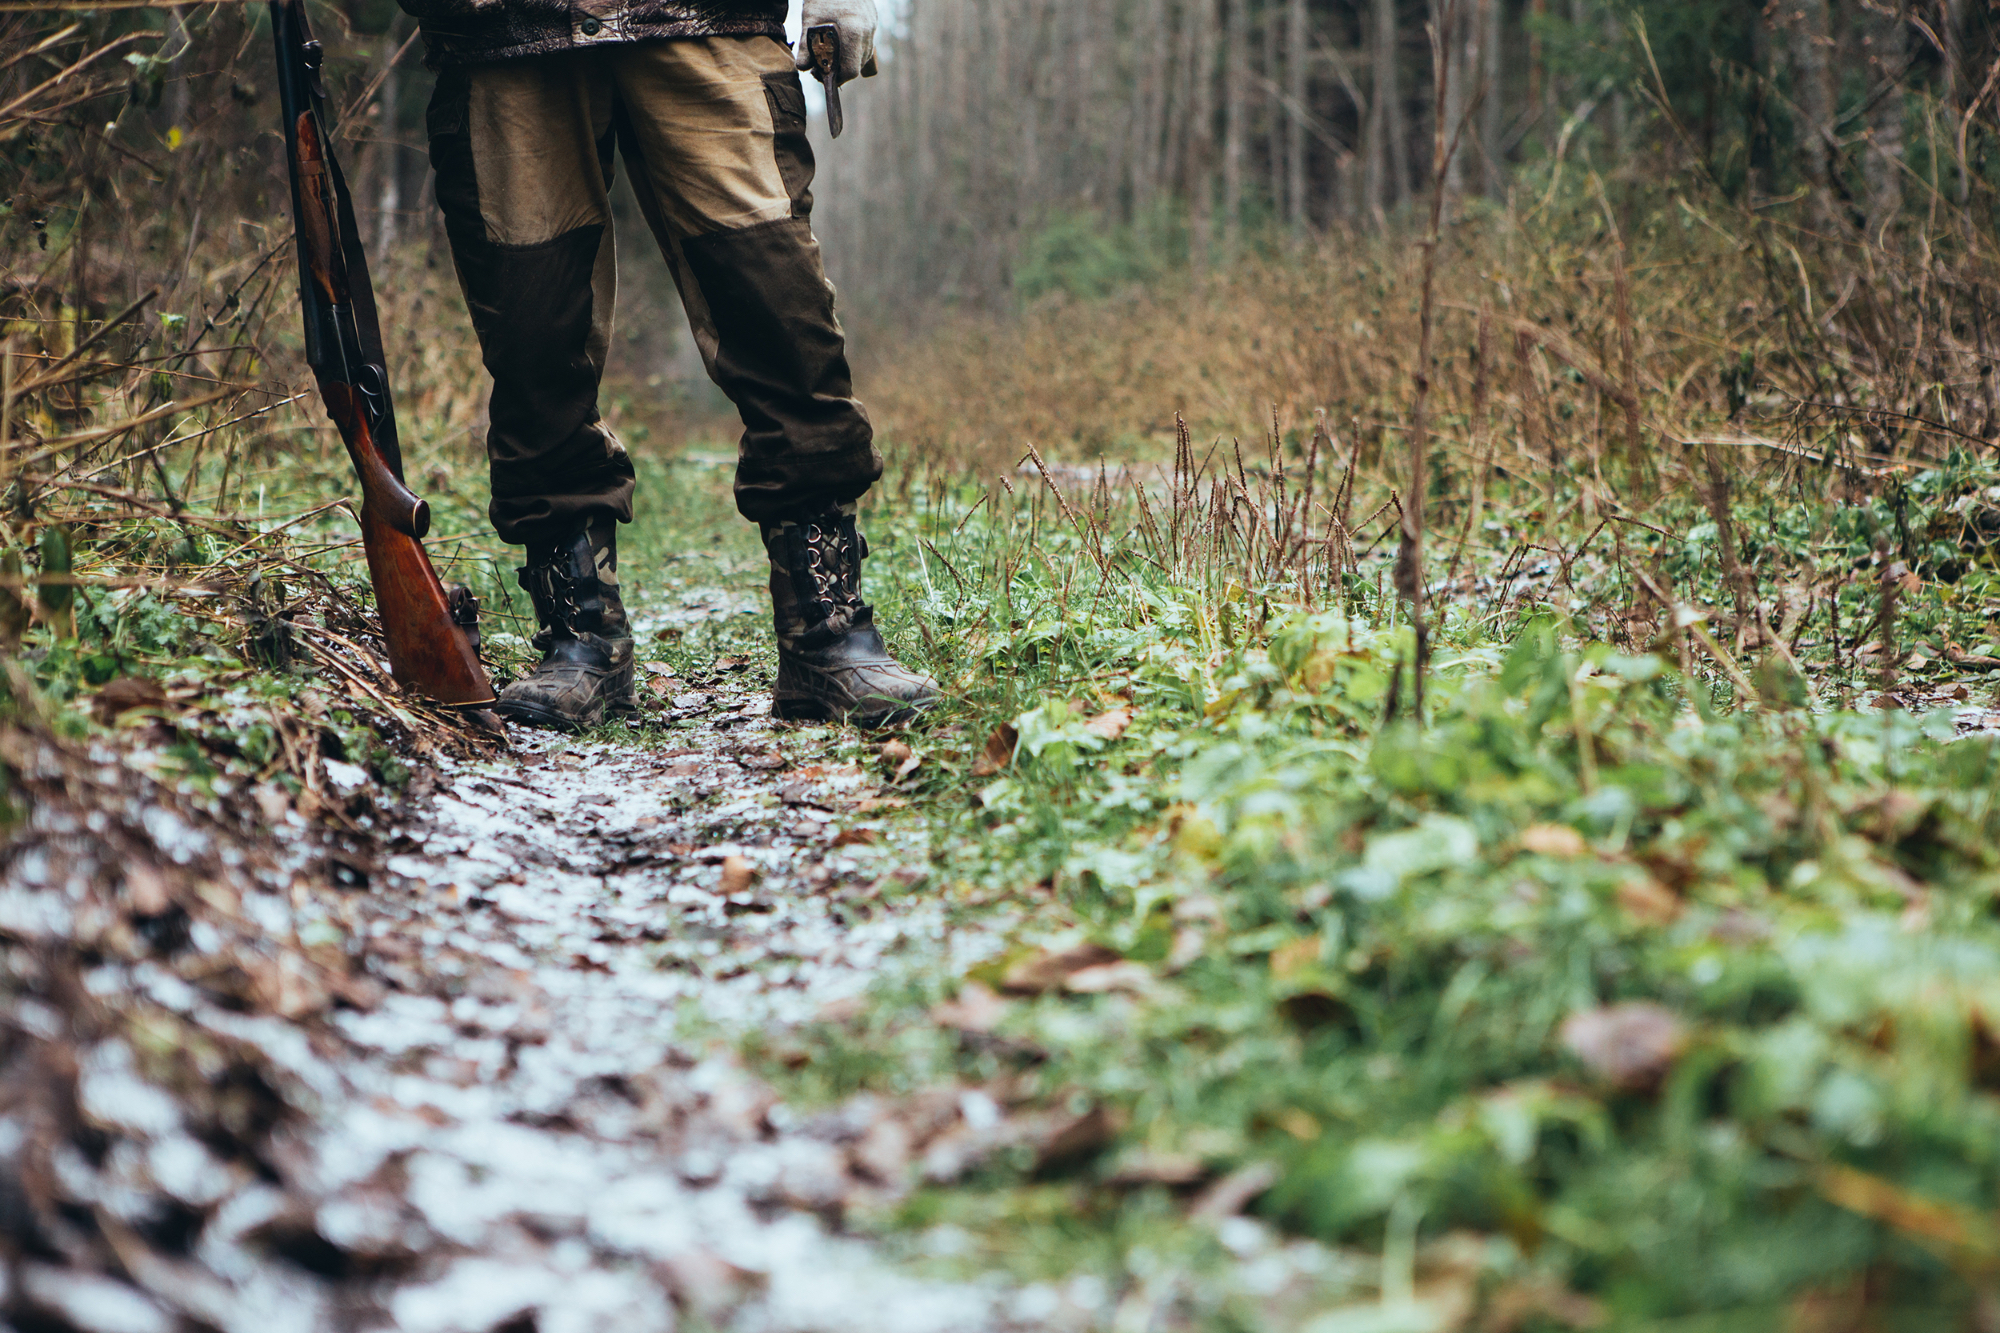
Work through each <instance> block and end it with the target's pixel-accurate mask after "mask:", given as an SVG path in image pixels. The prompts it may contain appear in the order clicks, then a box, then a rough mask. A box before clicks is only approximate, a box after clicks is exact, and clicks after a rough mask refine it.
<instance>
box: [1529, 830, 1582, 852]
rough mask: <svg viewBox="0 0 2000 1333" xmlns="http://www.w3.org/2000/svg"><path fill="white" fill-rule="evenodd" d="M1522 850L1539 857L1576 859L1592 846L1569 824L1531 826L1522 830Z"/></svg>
mask: <svg viewBox="0 0 2000 1333" xmlns="http://www.w3.org/2000/svg"><path fill="white" fill-rule="evenodd" d="M1521 850H1522V851H1524V852H1533V853H1534V854H1535V855H1537V856H1559V857H1576V856H1582V855H1583V854H1584V853H1585V852H1587V851H1589V850H1590V845H1589V844H1588V843H1586V842H1584V840H1583V835H1582V834H1581V833H1578V832H1577V831H1576V830H1575V829H1573V828H1571V827H1569V825H1567V824H1530V825H1529V826H1528V827H1526V828H1524V829H1522V830H1521Z"/></svg>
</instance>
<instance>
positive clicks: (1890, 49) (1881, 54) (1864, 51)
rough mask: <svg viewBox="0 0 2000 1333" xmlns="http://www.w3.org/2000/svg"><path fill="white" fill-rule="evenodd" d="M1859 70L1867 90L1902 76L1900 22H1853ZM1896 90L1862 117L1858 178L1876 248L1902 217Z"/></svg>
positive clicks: (1891, 18) (1891, 17)
mask: <svg viewBox="0 0 2000 1333" xmlns="http://www.w3.org/2000/svg"><path fill="white" fill-rule="evenodd" d="M1858 26H1859V28H1860V34H1859V44H1860V50H1861V65H1862V68H1863V69H1865V70H1866V71H1867V80H1868V83H1869V85H1870V86H1871V87H1878V86H1880V85H1881V84H1882V83H1884V82H1885V81H1887V80H1889V79H1892V78H1896V77H1898V76H1900V74H1901V73H1902V55H1903V20H1902V18H1901V17H1900V16H1899V15H1896V14H1894V13H1887V14H1884V13H1879V12H1877V11H1874V10H1867V11H1864V12H1863V13H1862V14H1861V15H1860V17H1859V19H1858ZM1900 91H1901V90H1900V89H1897V90H1895V91H1892V92H1890V93H1889V94H1888V95H1887V96H1883V97H1879V98H1877V99H1876V100H1875V104H1874V106H1873V107H1871V108H1870V109H1869V111H1868V119H1867V131H1866V132H1867V146H1866V149H1865V150H1864V151H1865V156H1864V157H1863V158H1862V163H1861V171H1862V177H1863V179H1864V180H1865V181H1866V182H1867V186H1868V234H1869V235H1870V236H1871V237H1873V238H1875V239H1876V240H1877V241H1878V242H1879V241H1880V240H1881V239H1882V234H1883V230H1884V229H1885V228H1887V227H1888V226H1889V224H1890V223H1892V222H1894V221H1895V220H1896V217H1897V215H1898V214H1900V213H1901V212H1902V211H1903V99H1902V97H1901V96H1899V95H1898V94H1899V93H1900Z"/></svg>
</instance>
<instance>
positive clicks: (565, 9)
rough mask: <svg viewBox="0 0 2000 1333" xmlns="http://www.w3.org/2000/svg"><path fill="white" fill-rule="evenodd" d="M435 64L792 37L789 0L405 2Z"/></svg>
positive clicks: (426, 54) (437, 66)
mask: <svg viewBox="0 0 2000 1333" xmlns="http://www.w3.org/2000/svg"><path fill="white" fill-rule="evenodd" d="M399 2H400V3H401V4H402V6H403V8H404V9H405V10H406V11H408V12H409V13H410V14H412V15H414V16H415V17H416V19H417V21H418V23H419V25H420V26H421V27H422V28H423V33H424V61H425V63H426V64H428V65H429V66H430V67H431V68H432V69H442V68H444V67H445V66H447V65H474V64H483V63H485V62H487V61H493V60H509V59H512V58H513V57H515V56H531V55H542V54H545V53H547V52H550V51H569V50H574V49H576V48H578V47H586V46H599V45H602V44H604V43H606V42H642V41H650V40H654V39H657V38H662V37H776V38H777V39H778V40H780V41H783V40H784V37H785V0H399Z"/></svg>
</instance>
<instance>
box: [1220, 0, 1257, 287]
mask: <svg viewBox="0 0 2000 1333" xmlns="http://www.w3.org/2000/svg"><path fill="white" fill-rule="evenodd" d="M1223 3H1225V4H1227V5H1228V6H1229V18H1228V24H1227V27H1226V28H1225V32H1224V39H1223V43H1224V44H1223V56H1222V99H1223V100H1222V256H1223V262H1224V263H1225V264H1233V263H1235V262H1236V258H1237V255H1238V253H1239V252H1240V251H1241V249H1242V246H1243V165H1244V158H1245V156H1246V155H1247V154H1248V151H1249V147H1250V0H1223Z"/></svg>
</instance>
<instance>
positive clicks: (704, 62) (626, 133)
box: [615, 37, 882, 523]
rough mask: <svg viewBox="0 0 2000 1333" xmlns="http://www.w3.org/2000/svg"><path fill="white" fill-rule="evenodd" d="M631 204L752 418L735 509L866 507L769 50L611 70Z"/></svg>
mask: <svg viewBox="0 0 2000 1333" xmlns="http://www.w3.org/2000/svg"><path fill="white" fill-rule="evenodd" d="M615 58H616V60H617V62H618V65H617V69H618V93H619V101H620V105H621V112H622V116H623V119H622V121H621V124H620V126H619V134H620V137H621V139H622V141H623V146H624V147H625V149H626V160H627V164H628V167H629V169H630V170H631V172H632V181H633V186H634V189H635V192H636V193H637V194H638V196H639V200H640V204H641V207H642V208H643V209H644V210H645V213H646V219H647V221H648V222H649V223H650V224H651V225H652V227H653V231H654V234H655V235H656V236H657V237H658V238H659V241H660V245H661V248H662V249H663V250H664V251H665V252H666V255H667V259H668V262H669V263H670V264H671V265H672V266H673V269H674V280H675V282H676V283H677V284H678V285H679V287H680V291H681V298H682V303H683V304H684V305H685V306H686V308H687V311H688V317H689V322H690V323H691V324H692V326H693V328H694V332H695V340H696V343H697V345H698V346H699V347H700V348H701V352H702V358H703V362H704V364H705V365H706V366H707V368H708V373H709V375H710V376H711V377H712V378H713V379H714V380H715V382H716V383H717V384H718V385H720V386H721V388H722V390H723V392H725V393H727V394H728V395H729V397H730V398H731V400H732V401H734V402H735V404H736V406H737V409H738V411H739V412H740V413H741V414H742V418H743V438H742V443H741V448H740V452H739V455H738V462H737V469H736V503H737V507H738V508H739V509H741V510H742V512H743V516H744V517H745V518H748V519H750V520H751V521H752V522H757V523H766V522H771V521H774V520H778V519H782V518H786V517H790V516H792V515H795V514H797V513H801V512H807V511H811V510H814V509H817V508H823V507H824V506H825V505H827V504H829V503H832V504H842V503H847V502H849V501H853V500H856V499H859V498H860V496H861V495H862V493H863V492H865V491H866V490H867V489H868V488H869V486H871V485H873V484H874V482H875V479H876V478H877V477H879V476H881V474H882V459H881V456H880V455H879V454H877V453H876V452H875V446H874V432H873V431H872V429H871V428H870V426H869V424H868V415H867V413H866V412H865V411H864V410H863V409H862V407H861V404H860V403H858V402H856V401H855V399H854V396H853V393H854V391H853V387H852V385H851V382H850V380H849V376H848V369H847V354H846V348H845V345H844V340H843V337H842V334H841V330H840V321H839V320H838V319H837V318H835V316H834V309H833V288H832V287H831V286H829V285H828V284H827V281H826V274H825V271H824V269H823V268H822V267H821V264H820V253H819V243H818V242H817V241H816V240H814V239H813V234H812V224H811V222H810V220H809V218H810V214H811V211H812V194H811V186H812V174H813V160H812V149H811V148H810V147H809V146H808V144H807V143H806V108H805V96H804V94H803V93H802V92H801V91H800V89H799V76H798V72H797V71H796V70H794V69H793V68H792V61H791V56H790V54H789V53H788V52H787V50H786V48H785V47H784V46H783V45H782V44H781V43H778V42H774V41H772V40H770V39H769V38H763V37H752V38H730V37H722V38H710V39H706V40H691V41H680V42H662V43H658V44H654V45H646V46H634V47H628V48H625V49H624V50H622V51H620V52H619V53H618V54H617V56H616V57H615Z"/></svg>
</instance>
